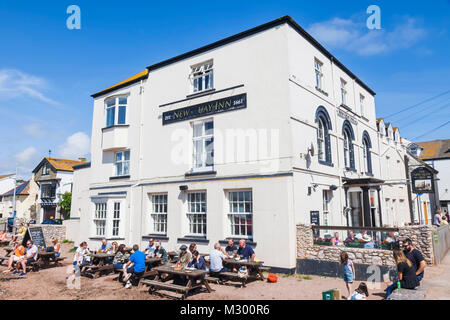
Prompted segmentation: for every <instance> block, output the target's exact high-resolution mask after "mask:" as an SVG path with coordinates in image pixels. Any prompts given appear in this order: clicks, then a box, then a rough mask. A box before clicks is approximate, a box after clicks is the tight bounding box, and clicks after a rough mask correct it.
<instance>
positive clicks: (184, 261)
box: [178, 244, 191, 268]
mask: <svg viewBox="0 0 450 320" xmlns="http://www.w3.org/2000/svg"><path fill="white" fill-rule="evenodd" d="M178 262H179V263H180V265H181V267H182V268H186V267H187V266H188V264H189V262H191V253H190V252H188V251H187V247H186V246H185V245H184V244H183V245H182V246H181V247H180V259H179V261H178Z"/></svg>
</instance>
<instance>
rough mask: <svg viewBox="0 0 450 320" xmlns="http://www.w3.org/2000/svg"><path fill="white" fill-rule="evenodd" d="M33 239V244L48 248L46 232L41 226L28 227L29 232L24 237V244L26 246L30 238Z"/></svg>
mask: <svg viewBox="0 0 450 320" xmlns="http://www.w3.org/2000/svg"><path fill="white" fill-rule="evenodd" d="M30 238H31V240H33V244H35V245H36V246H38V247H41V248H44V249H46V248H47V246H46V244H45V237H44V232H43V231H42V228H41V227H32V228H28V229H27V233H26V234H25V236H24V237H23V241H22V245H23V246H26V244H27V241H28V239H30Z"/></svg>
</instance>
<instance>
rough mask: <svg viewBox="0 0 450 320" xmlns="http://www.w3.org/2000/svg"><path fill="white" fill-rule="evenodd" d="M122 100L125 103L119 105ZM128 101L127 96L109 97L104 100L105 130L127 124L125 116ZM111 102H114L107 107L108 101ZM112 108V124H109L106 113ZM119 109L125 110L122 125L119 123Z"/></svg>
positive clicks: (126, 116)
mask: <svg viewBox="0 0 450 320" xmlns="http://www.w3.org/2000/svg"><path fill="white" fill-rule="evenodd" d="M123 98H125V99H126V103H120V99H123ZM128 99H129V95H128V94H123V95H116V96H111V97H108V98H105V100H104V104H105V120H106V128H109V127H114V126H120V125H127V124H128V115H127V113H128ZM111 100H114V103H113V104H112V105H108V101H111ZM113 108H114V113H113V121H112V124H110V123H109V118H108V111H109V109H113ZM121 108H125V113H124V120H123V123H122V122H120V121H119V120H120V114H121V110H122V109H121Z"/></svg>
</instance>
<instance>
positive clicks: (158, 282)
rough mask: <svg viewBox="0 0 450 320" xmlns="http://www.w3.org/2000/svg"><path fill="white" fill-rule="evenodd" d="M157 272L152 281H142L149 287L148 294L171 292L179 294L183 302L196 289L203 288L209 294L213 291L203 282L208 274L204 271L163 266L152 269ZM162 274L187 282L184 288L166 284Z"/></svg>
mask: <svg viewBox="0 0 450 320" xmlns="http://www.w3.org/2000/svg"><path fill="white" fill-rule="evenodd" d="M153 270H154V271H156V272H157V275H156V277H155V279H154V280H142V283H143V284H145V285H148V286H150V289H149V292H150V293H152V292H153V291H155V290H156V289H163V290H173V291H176V292H181V293H182V296H181V299H182V300H184V298H185V297H186V295H187V294H188V293H189V292H190V291H192V290H194V289H197V288H202V287H203V286H204V287H205V288H206V290H207V291H208V292H209V293H211V292H213V291H214V290H213V289H212V288H211V287H210V286H209V283H208V282H207V281H206V280H205V276H206V274H207V273H208V272H207V271H205V270H197V269H195V270H186V269H184V270H175V268H174V266H170V265H163V266H159V267H155V268H153ZM163 274H169V275H172V276H183V277H186V278H187V280H188V282H187V284H186V285H185V286H183V285H178V284H174V283H167V282H164V281H163V280H162V275H163Z"/></svg>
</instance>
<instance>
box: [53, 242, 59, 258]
mask: <svg viewBox="0 0 450 320" xmlns="http://www.w3.org/2000/svg"><path fill="white" fill-rule="evenodd" d="M52 244H53V252H54V253H55V258H59V257H60V256H61V243H59V241H58V238H53V239H52Z"/></svg>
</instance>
